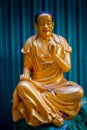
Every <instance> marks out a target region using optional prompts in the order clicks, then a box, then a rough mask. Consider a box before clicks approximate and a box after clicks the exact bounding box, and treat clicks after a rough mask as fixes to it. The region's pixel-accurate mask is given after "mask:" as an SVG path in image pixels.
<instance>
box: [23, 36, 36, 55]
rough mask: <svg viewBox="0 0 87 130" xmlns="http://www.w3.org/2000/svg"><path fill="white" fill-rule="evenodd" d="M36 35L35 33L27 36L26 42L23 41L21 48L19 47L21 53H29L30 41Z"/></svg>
mask: <svg viewBox="0 0 87 130" xmlns="http://www.w3.org/2000/svg"><path fill="white" fill-rule="evenodd" d="M36 37H37V35H33V36H31V37H29V38H28V39H27V40H26V42H25V44H24V46H23V48H22V49H21V52H22V53H23V54H27V53H30V48H31V46H32V41H33V40H34V39H35V38H36Z"/></svg>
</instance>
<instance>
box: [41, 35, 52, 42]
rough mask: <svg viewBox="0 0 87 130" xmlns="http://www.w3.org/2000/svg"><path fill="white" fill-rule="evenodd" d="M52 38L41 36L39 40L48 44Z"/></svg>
mask: <svg viewBox="0 0 87 130" xmlns="http://www.w3.org/2000/svg"><path fill="white" fill-rule="evenodd" d="M50 37H51V36H41V35H39V38H40V40H41V41H42V42H43V43H47V42H48V41H49V40H50Z"/></svg>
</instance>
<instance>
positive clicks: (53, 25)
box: [52, 22, 54, 30]
mask: <svg viewBox="0 0 87 130" xmlns="http://www.w3.org/2000/svg"><path fill="white" fill-rule="evenodd" d="M52 24H53V27H52V30H53V29H54V22H53V23H52Z"/></svg>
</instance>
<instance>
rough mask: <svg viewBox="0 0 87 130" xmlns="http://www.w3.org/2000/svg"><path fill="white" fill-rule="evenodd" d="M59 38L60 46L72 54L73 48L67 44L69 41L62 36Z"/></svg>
mask: <svg viewBox="0 0 87 130" xmlns="http://www.w3.org/2000/svg"><path fill="white" fill-rule="evenodd" d="M57 36H58V37H59V39H60V44H61V45H62V46H63V47H64V50H65V51H67V52H72V48H71V46H70V45H69V43H68V42H67V40H66V39H65V38H64V37H63V36H60V35H57Z"/></svg>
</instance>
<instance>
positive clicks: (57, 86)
mask: <svg viewBox="0 0 87 130" xmlns="http://www.w3.org/2000/svg"><path fill="white" fill-rule="evenodd" d="M50 42H51V43H54V44H55V46H56V48H58V46H62V47H63V48H64V53H63V55H64V56H65V55H66V53H67V52H68V53H71V51H72V49H71V47H70V46H69V44H68V43H67V42H66V41H65V39H64V38H63V37H61V36H59V35H55V34H52V36H51V39H50V41H49V43H48V44H51V43H50ZM37 44H38V47H39V46H40V45H41V41H40V39H39V38H38V35H34V36H32V37H30V38H29V39H28V40H27V41H26V43H25V45H24V47H23V49H22V52H23V54H24V66H25V67H28V68H29V70H31V71H32V78H30V79H29V81H26V80H25V81H20V82H19V83H18V85H17V87H16V88H15V91H14V93H13V107H12V115H13V121H18V120H19V119H25V120H26V122H27V123H28V124H29V125H32V126H38V125H40V124H46V123H52V124H54V125H56V126H61V125H62V124H63V122H64V120H65V119H71V118H74V117H75V116H76V115H77V114H78V112H79V110H80V107H81V99H82V97H83V95H84V91H83V89H82V87H80V86H79V85H78V84H77V83H75V82H71V81H67V80H66V79H65V78H64V76H63V71H62V70H61V69H60V68H59V66H58V64H57V63H56V61H55V60H54V59H52V58H51V57H50V55H48V54H47V55H46V54H45V55H44V54H43V53H41V52H40V51H39V50H38V47H37ZM64 56H63V58H64Z"/></svg>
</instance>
